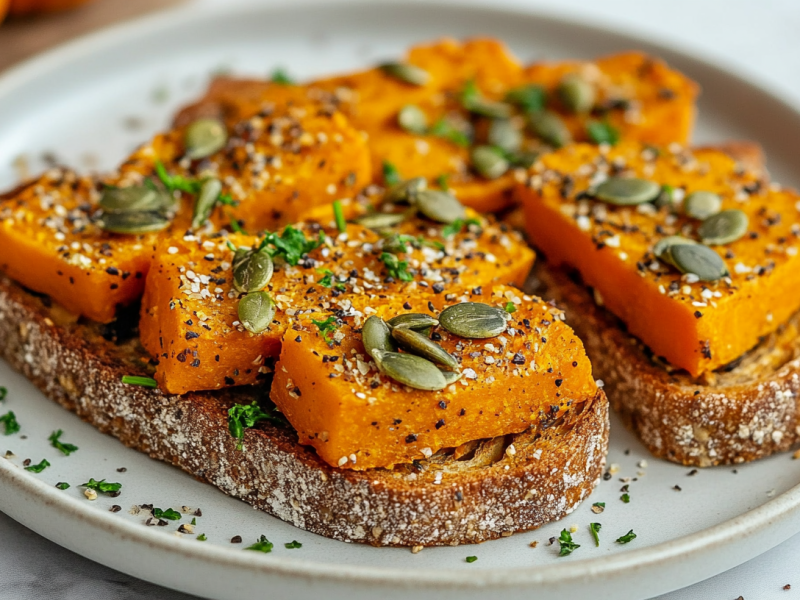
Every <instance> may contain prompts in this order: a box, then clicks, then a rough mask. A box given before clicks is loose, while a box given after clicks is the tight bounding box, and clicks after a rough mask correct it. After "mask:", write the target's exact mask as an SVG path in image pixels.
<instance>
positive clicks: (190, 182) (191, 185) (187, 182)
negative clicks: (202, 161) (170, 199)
mask: <svg viewBox="0 0 800 600" xmlns="http://www.w3.org/2000/svg"><path fill="white" fill-rule="evenodd" d="M156 175H157V176H158V178H159V179H160V180H161V183H163V184H164V187H165V188H167V190H169V191H170V192H174V191H176V190H177V191H180V192H186V193H187V194H192V195H194V196H196V195H197V194H199V193H200V187H201V186H202V185H203V184H202V182H201V181H199V180H197V179H187V178H186V177H182V176H181V175H170V174H169V173H167V168H166V167H165V166H164V163H162V162H161V161H160V160H158V161H156Z"/></svg>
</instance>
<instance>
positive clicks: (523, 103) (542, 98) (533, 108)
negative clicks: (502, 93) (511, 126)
mask: <svg viewBox="0 0 800 600" xmlns="http://www.w3.org/2000/svg"><path fill="white" fill-rule="evenodd" d="M505 100H506V102H511V103H512V104H516V105H517V106H519V107H520V108H521V109H522V110H524V111H527V112H538V111H540V110H544V105H545V103H546V102H547V92H546V91H545V89H544V88H543V87H542V86H540V85H536V84H531V85H525V86H522V87H518V88H514V89H513V90H511V91H509V92H508V93H507V94H506V98H505Z"/></svg>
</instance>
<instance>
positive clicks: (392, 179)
mask: <svg viewBox="0 0 800 600" xmlns="http://www.w3.org/2000/svg"><path fill="white" fill-rule="evenodd" d="M401 181H403V178H402V177H400V171H398V170H397V167H395V166H394V165H393V164H392V163H390V162H389V161H386V160H385V161H383V182H384V183H385V184H386V185H387V186H393V185H397V184H398V183H400V182H401Z"/></svg>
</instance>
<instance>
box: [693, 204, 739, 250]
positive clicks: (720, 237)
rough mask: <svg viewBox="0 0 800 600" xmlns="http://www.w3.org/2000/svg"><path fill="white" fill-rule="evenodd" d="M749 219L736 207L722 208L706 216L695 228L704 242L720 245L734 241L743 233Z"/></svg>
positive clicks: (710, 244)
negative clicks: (720, 210)
mask: <svg viewBox="0 0 800 600" xmlns="http://www.w3.org/2000/svg"><path fill="white" fill-rule="evenodd" d="M749 224H750V220H749V219H748V218H747V215H746V214H745V213H743V212H742V211H741V210H739V209H738V208H730V209H728V210H723V211H722V212H719V213H717V214H715V215H712V216H710V217H708V218H707V219H706V220H705V221H703V224H702V225H700V227H699V228H698V229H697V233H698V235H699V236H700V239H701V240H703V243H704V244H708V245H709V246H721V245H723V244H730V243H731V242H735V241H736V240H738V239H739V238H740V237H742V236H743V235H744V234H745V233H747V227H748V225H749Z"/></svg>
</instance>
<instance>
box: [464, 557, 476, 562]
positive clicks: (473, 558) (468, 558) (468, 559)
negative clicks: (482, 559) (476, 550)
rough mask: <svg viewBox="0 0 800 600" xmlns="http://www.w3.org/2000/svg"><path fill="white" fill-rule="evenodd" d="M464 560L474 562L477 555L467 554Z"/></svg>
mask: <svg viewBox="0 0 800 600" xmlns="http://www.w3.org/2000/svg"><path fill="white" fill-rule="evenodd" d="M465 560H466V561H467V562H468V563H474V562H475V561H476V560H478V557H477V556H468V557H467V558H466V559H465Z"/></svg>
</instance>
